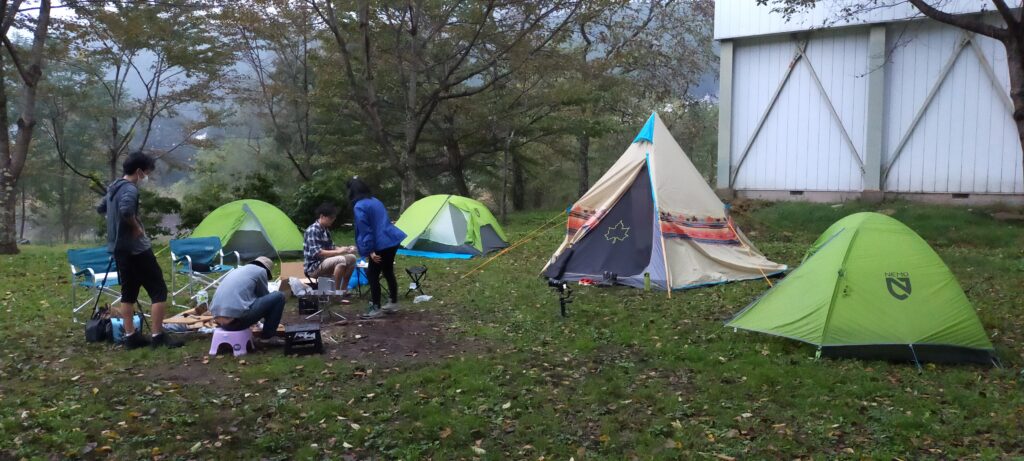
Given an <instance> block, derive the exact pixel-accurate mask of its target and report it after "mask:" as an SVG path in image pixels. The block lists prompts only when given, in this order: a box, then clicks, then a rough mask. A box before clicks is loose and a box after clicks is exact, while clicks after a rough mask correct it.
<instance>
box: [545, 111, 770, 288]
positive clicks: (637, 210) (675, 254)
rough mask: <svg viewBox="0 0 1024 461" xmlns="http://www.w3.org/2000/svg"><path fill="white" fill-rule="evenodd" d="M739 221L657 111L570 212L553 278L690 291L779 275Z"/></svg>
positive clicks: (552, 264) (549, 269)
mask: <svg viewBox="0 0 1024 461" xmlns="http://www.w3.org/2000/svg"><path fill="white" fill-rule="evenodd" d="M785 269H786V266H785V265H782V264H776V263H774V262H771V261H769V260H768V259H767V258H765V257H764V256H763V255H762V254H761V253H759V252H758V251H757V249H756V248H754V246H753V245H752V244H751V243H750V241H748V240H747V238H746V236H744V235H743V233H742V232H740V230H739V229H738V228H737V227H736V225H735V223H733V220H732V218H731V217H730V216H729V214H728V210H727V209H726V206H725V205H724V204H723V203H722V201H721V200H719V198H718V196H716V195H715V193H714V191H712V190H711V187H710V186H708V183H707V182H705V181H704V178H703V177H702V176H701V174H700V173H699V172H698V171H697V169H696V168H695V167H694V166H693V163H691V162H690V159H689V158H688V157H687V156H686V154H685V153H684V152H683V149H682V148H681V147H679V144H677V143H676V140H675V139H673V137H672V134H671V133H670V132H669V130H668V127H666V126H665V124H664V123H663V122H662V121H661V118H659V117H658V114H652V115H651V117H650V118H649V119H648V120H647V123H646V124H645V125H644V127H643V129H641V130H640V134H638V135H637V136H636V139H634V140H633V143H632V144H631V145H630V146H629V148H627V149H626V152H625V153H623V154H622V156H621V157H619V160H618V161H616V162H615V164H614V165H612V167H611V169H609V170H608V171H607V172H606V173H605V174H604V176H602V177H601V179H599V180H598V181H597V182H596V183H594V185H593V186H592V187H591V188H590V190H589V191H587V193H586V194H585V195H583V197H581V198H580V199H579V201H578V202H576V203H575V204H574V205H573V207H572V209H571V210H570V212H569V221H568V225H567V235H566V237H565V240H564V241H563V242H562V245H561V246H559V247H558V250H556V251H555V254H554V255H553V256H552V257H551V259H550V261H549V262H548V264H547V266H545V269H544V275H545V276H546V277H549V278H557V279H561V280H569V281H575V280H580V279H583V278H596V279H605V280H608V279H610V278H609V277H606V276H609V275H612V274H614V280H615V281H616V282H617V283H620V284H624V285H628V286H633V287H642V286H643V285H644V278H645V277H644V275H645V274H647V275H648V276H649V277H650V280H651V284H652V285H654V286H656V287H658V288H661V289H665V290H668V289H673V290H675V289H685V288H694V287H699V286H704V285H713V284H718V283H724V282H730V281H735V280H748V279H755V278H761V277H766V276H770V275H774V274H777V273H780V272H782V271H784V270H785Z"/></svg>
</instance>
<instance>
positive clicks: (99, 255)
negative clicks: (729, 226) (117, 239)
mask: <svg viewBox="0 0 1024 461" xmlns="http://www.w3.org/2000/svg"><path fill="white" fill-rule="evenodd" d="M68 264H70V266H71V306H72V308H71V320H72V321H74V322H75V323H80V322H79V321H78V312H79V311H81V310H82V309H85V308H86V307H89V306H92V305H93V304H94V303H95V302H96V301H97V299H98V298H100V297H102V296H107V297H109V298H111V301H110V302H111V304H113V303H116V302H117V301H120V300H121V293H120V292H119V291H117V290H115V289H114V288H113V287H116V286H118V285H120V281H119V280H118V278H117V264H116V263H114V260H113V257H112V256H111V255H110V253H107V249H106V248H104V247H99V248H82V249H76V250H68ZM79 289H85V290H87V292H88V293H89V296H88V297H87V299H86V300H85V301H83V302H82V303H78V290H79ZM87 314H88V312H87Z"/></svg>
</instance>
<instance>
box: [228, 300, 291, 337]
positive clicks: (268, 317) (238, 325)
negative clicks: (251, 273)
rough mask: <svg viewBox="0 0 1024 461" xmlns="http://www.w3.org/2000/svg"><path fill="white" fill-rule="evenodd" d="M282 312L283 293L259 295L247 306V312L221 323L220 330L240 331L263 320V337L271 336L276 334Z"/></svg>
mask: <svg viewBox="0 0 1024 461" xmlns="http://www.w3.org/2000/svg"><path fill="white" fill-rule="evenodd" d="M283 314H284V294H283V293H281V292H279V291H278V292H274V293H271V294H269V295H266V296H261V297H260V298H258V299H257V300H256V302H254V303H252V306H249V312H248V313H246V314H245V316H243V317H238V318H236V319H234V320H232V321H231V322H229V323H228V324H227V325H221V327H220V328H221V329H222V330H227V331H241V330H244V329H246V328H249V327H251V326H253V325H255V324H256V322H259V321H260V320H261V319H262V320H263V333H261V334H260V336H261V337H262V338H263V339H270V338H273V337H274V335H276V334H277V326H278V325H280V324H281V315H283Z"/></svg>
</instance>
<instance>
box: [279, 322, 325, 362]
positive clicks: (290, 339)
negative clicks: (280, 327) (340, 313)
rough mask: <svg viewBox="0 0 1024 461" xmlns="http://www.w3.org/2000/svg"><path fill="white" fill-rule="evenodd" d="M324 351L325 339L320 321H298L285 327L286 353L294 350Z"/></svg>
mask: <svg viewBox="0 0 1024 461" xmlns="http://www.w3.org/2000/svg"><path fill="white" fill-rule="evenodd" d="M295 349H298V351H297V352H302V353H307V352H315V353H317V354H323V353H324V341H323V338H322V337H321V336H320V324H319V323H296V324H293V325H286V326H285V327H284V355H289V354H291V353H292V352H296V351H295Z"/></svg>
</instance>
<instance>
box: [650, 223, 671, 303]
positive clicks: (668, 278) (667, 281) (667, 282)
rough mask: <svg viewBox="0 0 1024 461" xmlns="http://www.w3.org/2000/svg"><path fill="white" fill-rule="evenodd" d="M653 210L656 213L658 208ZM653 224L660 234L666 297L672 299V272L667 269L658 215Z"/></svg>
mask: <svg viewBox="0 0 1024 461" xmlns="http://www.w3.org/2000/svg"><path fill="white" fill-rule="evenodd" d="M654 212H655V213H658V210H654ZM659 216H660V213H659ZM654 225H655V226H658V235H660V236H661V259H662V260H663V262H664V263H665V285H666V286H665V291H667V292H668V299H672V272H669V270H668V252H667V251H666V250H665V234H663V233H661V218H660V217H659V218H658V219H656V220H655V222H654Z"/></svg>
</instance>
